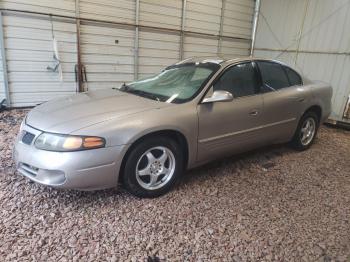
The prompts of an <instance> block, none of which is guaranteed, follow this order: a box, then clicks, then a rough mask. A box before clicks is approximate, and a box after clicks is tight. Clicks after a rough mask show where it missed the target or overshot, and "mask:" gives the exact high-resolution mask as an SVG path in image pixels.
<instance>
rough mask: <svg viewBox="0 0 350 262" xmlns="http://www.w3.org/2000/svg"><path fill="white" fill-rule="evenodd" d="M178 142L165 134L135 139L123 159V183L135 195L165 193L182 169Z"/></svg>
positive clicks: (151, 195)
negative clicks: (163, 135)
mask: <svg viewBox="0 0 350 262" xmlns="http://www.w3.org/2000/svg"><path fill="white" fill-rule="evenodd" d="M183 163H184V161H183V156H182V154H181V148H180V146H179V145H178V144H177V143H176V142H175V141H173V140H172V139H169V138H166V137H159V138H156V137H151V138H148V139H147V140H144V141H142V142H140V143H138V144H137V145H136V146H135V147H134V148H133V149H132V151H131V152H130V154H129V155H128V158H127V160H126V163H125V168H124V174H123V184H124V186H125V187H126V189H127V190H128V191H129V192H130V193H132V194H133V195H136V196H138V197H157V196H160V195H163V194H165V193H167V192H168V191H169V190H170V189H171V188H172V187H173V185H174V184H175V183H176V181H177V180H178V177H179V176H180V175H181V173H182V171H183Z"/></svg>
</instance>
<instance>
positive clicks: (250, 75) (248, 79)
mask: <svg viewBox="0 0 350 262" xmlns="http://www.w3.org/2000/svg"><path fill="white" fill-rule="evenodd" d="M256 86H257V85H256V77H255V69H254V68H253V66H252V63H243V64H239V65H235V66H233V67H231V68H229V69H227V71H226V72H224V74H223V75H222V76H221V77H220V78H219V80H218V81H217V82H216V83H215V84H214V91H217V90H224V91H228V92H230V93H232V94H233V96H234V97H242V96H249V95H253V94H255V93H256Z"/></svg>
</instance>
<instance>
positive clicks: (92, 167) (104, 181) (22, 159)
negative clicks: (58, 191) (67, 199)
mask: <svg viewBox="0 0 350 262" xmlns="http://www.w3.org/2000/svg"><path fill="white" fill-rule="evenodd" d="M23 131H27V132H30V133H32V134H34V135H35V138H34V139H33V142H32V143H31V144H29V145H27V144H25V143H23V142H22V141H21V138H22V133H23ZM40 134H41V131H40V130H37V129H34V128H32V127H30V126H28V125H25V124H22V126H21V131H20V134H19V135H18V137H17V140H16V142H15V146H14V149H13V158H14V160H15V163H16V168H17V170H18V172H19V173H20V174H22V175H24V176H26V177H28V178H29V179H31V180H33V181H34V182H37V183H40V184H43V185H48V186H53V187H57V188H66V189H80V190H97V189H105V188H111V187H116V186H117V184H118V175H119V174H118V173H119V169H120V166H121V161H122V155H123V151H124V149H125V146H114V147H106V148H99V149H93V150H85V151H76V152H51V151H45V150H40V149H37V148H36V147H35V146H34V145H33V143H34V141H35V139H36V138H37V136H38V135H40Z"/></svg>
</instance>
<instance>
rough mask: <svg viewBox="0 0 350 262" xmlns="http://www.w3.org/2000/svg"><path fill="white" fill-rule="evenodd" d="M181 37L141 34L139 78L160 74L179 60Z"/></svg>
mask: <svg viewBox="0 0 350 262" xmlns="http://www.w3.org/2000/svg"><path fill="white" fill-rule="evenodd" d="M179 43H180V36H179V35H176V34H166V33H165V32H144V31H141V32H140V40H139V77H140V78H144V77H147V76H150V75H152V74H154V73H157V72H160V71H161V70H162V69H164V68H165V67H166V66H169V65H172V64H174V63H175V62H177V61H178V60H179V48H180V44H179Z"/></svg>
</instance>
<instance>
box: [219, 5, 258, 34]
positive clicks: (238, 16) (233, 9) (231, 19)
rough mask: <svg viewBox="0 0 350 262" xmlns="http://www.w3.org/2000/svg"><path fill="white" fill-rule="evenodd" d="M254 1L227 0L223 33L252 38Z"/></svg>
mask: <svg viewBox="0 0 350 262" xmlns="http://www.w3.org/2000/svg"><path fill="white" fill-rule="evenodd" d="M253 13H254V1H246V0H225V9H224V12H223V15H224V17H223V28H222V29H223V31H222V32H223V35H225V36H234V37H241V38H248V39H250V38H251V32H252V22H253Z"/></svg>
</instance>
